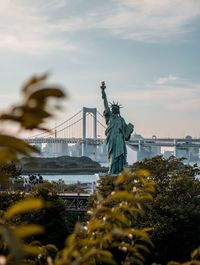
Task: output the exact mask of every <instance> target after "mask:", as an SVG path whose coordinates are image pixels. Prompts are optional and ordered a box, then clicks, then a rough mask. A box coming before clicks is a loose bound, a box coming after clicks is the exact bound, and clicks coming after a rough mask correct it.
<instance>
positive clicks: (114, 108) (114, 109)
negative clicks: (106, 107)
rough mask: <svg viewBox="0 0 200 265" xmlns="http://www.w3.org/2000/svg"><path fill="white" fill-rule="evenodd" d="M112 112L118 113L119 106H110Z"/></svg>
mask: <svg viewBox="0 0 200 265" xmlns="http://www.w3.org/2000/svg"><path fill="white" fill-rule="evenodd" d="M112 113H113V114H119V107H117V106H113V107H112Z"/></svg>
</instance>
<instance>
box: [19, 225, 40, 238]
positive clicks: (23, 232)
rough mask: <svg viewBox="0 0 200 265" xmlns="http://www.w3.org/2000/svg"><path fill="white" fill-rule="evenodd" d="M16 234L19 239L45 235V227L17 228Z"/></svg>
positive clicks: (23, 226) (26, 226) (28, 226)
mask: <svg viewBox="0 0 200 265" xmlns="http://www.w3.org/2000/svg"><path fill="white" fill-rule="evenodd" d="M14 233H15V235H16V236H17V237H20V238H25V237H27V236H32V235H35V234H42V233H44V227H43V226H41V225H22V226H17V227H15V229H14Z"/></svg>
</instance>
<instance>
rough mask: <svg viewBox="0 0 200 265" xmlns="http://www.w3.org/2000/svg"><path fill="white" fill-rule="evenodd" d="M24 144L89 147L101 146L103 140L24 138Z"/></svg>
mask: <svg viewBox="0 0 200 265" xmlns="http://www.w3.org/2000/svg"><path fill="white" fill-rule="evenodd" d="M23 140H24V141H25V142H26V143H30V144H38V143H43V144H47V143H67V144H84V143H87V144H89V145H101V144H103V143H105V139H102V138H97V139H93V138H86V139H82V138H53V137H50V138H25V139H23Z"/></svg>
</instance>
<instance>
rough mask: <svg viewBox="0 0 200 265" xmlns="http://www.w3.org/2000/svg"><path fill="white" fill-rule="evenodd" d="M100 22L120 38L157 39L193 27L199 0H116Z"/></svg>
mask: <svg viewBox="0 0 200 265" xmlns="http://www.w3.org/2000/svg"><path fill="white" fill-rule="evenodd" d="M115 2H117V3H118V5H117V6H115V7H114V8H113V9H112V10H111V11H110V15H107V16H106V17H105V18H104V20H103V21H102V23H101V26H102V27H104V28H107V29H109V30H111V31H112V33H113V34H116V35H119V36H121V37H122V38H127V39H132V40H137V41H145V42H158V41H163V40H165V41H166V40H167V41H168V40H170V38H174V37H178V36H179V35H181V34H183V33H186V32H188V30H192V28H190V29H189V28H188V25H189V24H191V23H192V22H193V21H194V19H195V18H197V17H199V15H200V1H199V0H162V1H158V0H134V1H132V0H118V1H115Z"/></svg>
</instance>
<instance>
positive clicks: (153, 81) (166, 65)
mask: <svg viewBox="0 0 200 265" xmlns="http://www.w3.org/2000/svg"><path fill="white" fill-rule="evenodd" d="M199 20H200V2H199V1H197V0H181V1H180V0H174V1H172V0H162V1H160V2H158V1H156V0H134V1H131V0H123V1H122V0H115V1H112V0H106V1H105V0H103V1H93V2H91V1H86V0H84V1H83V0H79V1H76V2H75V1H72V0H59V1H58V0H48V1H47V0H43V1H42V2H41V1H39V0H35V1H32V2H31V3H30V1H29V2H28V1H25V0H12V1H3V3H2V5H1V8H0V22H1V28H0V36H1V42H0V56H1V62H0V69H1V71H0V77H1V87H2V89H1V102H0V105H1V108H0V109H1V110H2V109H6V108H7V107H8V106H10V105H11V104H13V103H15V102H16V100H18V99H19V96H20V93H19V92H20V91H19V89H20V87H21V85H22V84H23V82H24V81H25V80H26V78H28V77H30V76H31V75H32V74H37V73H38V74H40V73H44V72H45V71H48V70H50V72H51V76H50V80H49V82H53V83H56V84H60V85H61V86H62V87H64V89H65V91H66V93H67V94H68V95H69V99H68V100H67V101H66V102H64V103H63V107H64V110H63V113H60V114H59V116H58V118H57V122H59V121H63V120H65V117H66V119H67V118H68V117H70V116H71V115H72V114H74V113H76V112H77V111H78V110H79V109H81V108H82V107H83V106H86V107H97V108H98V110H99V111H100V112H103V102H102V99H101V93H100V83H101V81H103V80H104V81H106V85H107V90H106V92H107V94H108V100H109V101H113V100H115V101H119V102H120V103H121V104H122V105H123V106H124V107H123V108H122V109H121V113H122V116H123V117H124V118H125V120H126V121H127V122H131V123H133V124H134V125H135V132H136V133H138V134H141V135H142V136H144V137H152V135H156V136H157V137H186V136H187V135H191V136H192V137H200V128H199V126H198V118H199V114H200V77H199V71H198V69H199V66H200V65H199V64H200V58H199V57H200V55H199V44H200V43H199V42H200V41H199V35H200V28H199ZM52 124H53V126H54V123H52ZM52 124H51V125H52Z"/></svg>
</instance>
